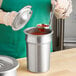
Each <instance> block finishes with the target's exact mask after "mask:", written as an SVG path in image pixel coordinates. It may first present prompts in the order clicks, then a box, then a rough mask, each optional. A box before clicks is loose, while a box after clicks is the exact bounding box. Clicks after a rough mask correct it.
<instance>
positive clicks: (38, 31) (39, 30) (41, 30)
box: [30, 28, 49, 35]
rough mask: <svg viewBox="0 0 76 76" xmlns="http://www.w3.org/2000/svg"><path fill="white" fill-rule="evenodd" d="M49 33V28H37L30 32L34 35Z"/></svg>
mask: <svg viewBox="0 0 76 76" xmlns="http://www.w3.org/2000/svg"><path fill="white" fill-rule="evenodd" d="M48 33H49V31H48V29H45V28H36V29H35V30H34V31H33V32H31V33H30V34H32V35H44V34H48Z"/></svg>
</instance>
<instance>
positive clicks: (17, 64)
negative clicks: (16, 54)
mask: <svg viewBox="0 0 76 76" xmlns="http://www.w3.org/2000/svg"><path fill="white" fill-rule="evenodd" d="M0 56H2V57H7V58H9V59H11V60H12V61H13V62H15V66H14V67H13V68H12V69H9V70H7V71H2V72H0V73H7V72H10V71H13V70H16V69H17V68H18V67H19V63H18V61H17V60H16V59H15V58H13V57H10V56H6V55H0Z"/></svg>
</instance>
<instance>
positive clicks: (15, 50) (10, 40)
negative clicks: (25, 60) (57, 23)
mask: <svg viewBox="0 0 76 76" xmlns="http://www.w3.org/2000/svg"><path fill="white" fill-rule="evenodd" d="M26 5H31V6H32V10H33V15H32V17H31V19H30V21H29V22H28V23H27V25H26V26H25V27H24V28H23V29H21V30H19V31H13V30H12V28H11V27H10V26H8V27H7V26H5V25H3V24H0V35H1V36H0V54H1V55H8V56H12V57H15V58H21V57H26V42H25V34H24V32H23V31H24V29H26V28H28V27H32V26H36V25H37V24H41V23H44V24H49V19H50V8H51V1H50V0H3V3H2V6H1V9H3V10H4V11H6V12H11V11H17V12H18V11H19V10H20V9H21V8H23V7H24V6H26ZM51 51H52V43H51Z"/></svg>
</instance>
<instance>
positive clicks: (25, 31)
mask: <svg viewBox="0 0 76 76" xmlns="http://www.w3.org/2000/svg"><path fill="white" fill-rule="evenodd" d="M32 28H36V27H30V28H27V29H25V30H24V33H25V34H26V35H31V36H47V35H52V34H53V30H52V29H50V31H51V33H48V34H44V35H32V34H30V33H27V31H28V30H30V29H32Z"/></svg>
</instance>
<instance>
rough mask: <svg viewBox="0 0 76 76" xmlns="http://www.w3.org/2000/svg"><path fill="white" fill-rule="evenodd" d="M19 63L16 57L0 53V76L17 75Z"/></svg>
mask: <svg viewBox="0 0 76 76" xmlns="http://www.w3.org/2000/svg"><path fill="white" fill-rule="evenodd" d="M18 67H19V64H18V62H17V60H16V59H14V58H12V57H8V56H3V55H0V76H17V75H16V69H17V68H18Z"/></svg>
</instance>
